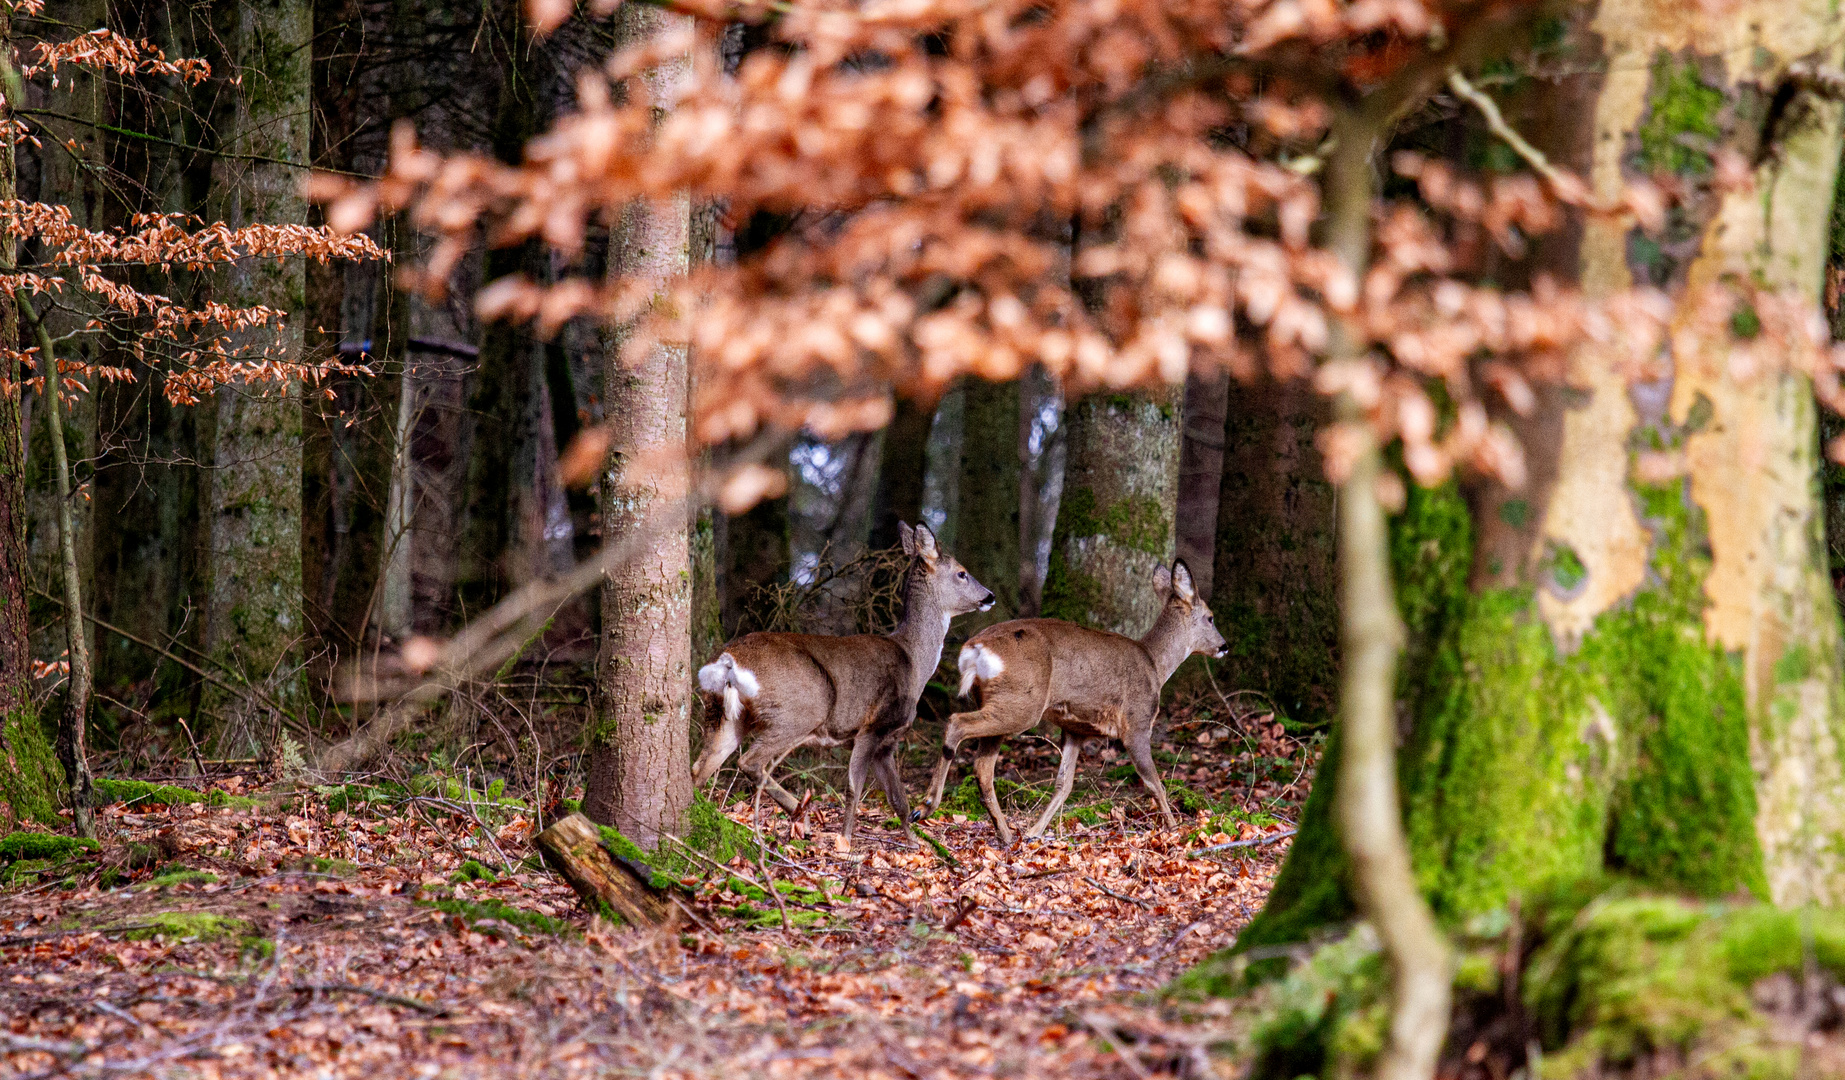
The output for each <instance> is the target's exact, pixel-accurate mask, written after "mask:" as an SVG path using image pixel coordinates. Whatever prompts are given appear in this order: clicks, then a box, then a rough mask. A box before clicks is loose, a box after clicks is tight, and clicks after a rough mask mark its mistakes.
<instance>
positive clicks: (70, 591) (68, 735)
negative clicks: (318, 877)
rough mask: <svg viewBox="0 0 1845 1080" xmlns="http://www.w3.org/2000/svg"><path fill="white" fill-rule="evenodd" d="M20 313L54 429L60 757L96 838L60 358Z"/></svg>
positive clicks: (84, 832)
mask: <svg viewBox="0 0 1845 1080" xmlns="http://www.w3.org/2000/svg"><path fill="white" fill-rule="evenodd" d="M19 314H20V317H21V318H23V319H24V320H25V321H26V322H28V323H30V324H31V326H32V333H33V336H34V337H35V338H36V339H37V340H38V350H39V363H40V364H41V365H42V367H41V370H42V371H43V372H44V373H45V393H44V397H45V406H46V407H45V420H46V422H47V423H48V424H49V425H50V426H51V463H52V472H53V473H55V474H56V476H57V487H58V515H57V518H58V559H59V564H60V565H61V566H62V568H63V578H64V626H65V632H66V639H67V640H68V641H69V643H70V646H69V647H70V685H69V687H68V689H67V692H66V694H65V698H64V717H63V719H62V720H61V721H60V722H59V724H58V757H59V758H60V759H61V760H62V761H63V763H64V775H65V776H66V777H67V778H68V780H69V782H70V805H71V819H72V823H73V824H74V825H75V826H76V828H77V835H79V836H82V837H84V838H86V839H90V840H94V839H96V815H95V810H94V809H93V807H94V805H95V796H94V793H93V791H92V788H93V787H94V785H93V784H92V782H91V777H90V762H89V750H88V746H87V743H88V735H87V731H86V728H87V718H88V716H89V714H90V648H89V642H88V639H87V638H86V637H85V635H84V632H83V610H84V609H83V577H82V574H81V572H80V571H79V570H78V564H77V529H76V525H75V523H74V521H73V519H72V514H71V487H70V456H69V454H67V453H66V452H65V448H64V418H63V413H64V408H63V404H62V402H61V401H60V400H59V391H60V385H59V384H60V381H61V380H60V378H59V375H58V358H57V352H56V346H55V345H54V344H53V343H52V340H51V334H50V333H48V332H47V331H46V330H45V324H44V322H43V321H41V320H40V319H39V317H38V312H37V310H36V309H34V308H33V306H32V305H31V304H30V303H29V302H27V301H25V300H23V299H22V300H21V301H20V302H19Z"/></svg>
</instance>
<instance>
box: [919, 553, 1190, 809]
mask: <svg viewBox="0 0 1845 1080" xmlns="http://www.w3.org/2000/svg"><path fill="white" fill-rule="evenodd" d="M1153 588H1154V589H1155V590H1156V591H1157V592H1158V593H1159V594H1160V596H1161V597H1162V598H1163V600H1164V605H1163V606H1162V607H1161V608H1160V613H1159V617H1158V618H1156V619H1155V620H1154V621H1153V628H1152V629H1151V630H1148V631H1147V633H1146V635H1145V636H1143V637H1142V638H1141V639H1140V640H1139V641H1135V640H1134V639H1133V638H1131V637H1127V636H1125V635H1122V634H1113V633H1109V632H1108V631H1106V630H1092V629H1090V628H1088V627H1086V626H1077V625H1076V624H1075V623H1067V622H1064V621H1062V620H1060V619H1015V620H1013V621H1011V622H1003V623H999V624H997V625H995V626H989V627H987V628H986V629H985V630H982V631H981V632H980V633H978V634H976V635H974V637H973V639H972V640H970V641H969V642H968V643H967V644H966V645H965V646H963V647H962V649H961V654H960V657H959V658H958V662H959V664H960V668H961V689H960V696H962V697H967V696H968V695H969V694H970V693H973V692H978V695H979V696H978V698H977V699H976V700H977V702H978V704H979V706H980V707H979V708H978V709H976V710H975V711H973V712H964V713H956V714H954V715H953V716H951V717H949V718H948V729H947V730H946V731H945V732H944V733H943V736H942V757H941V760H940V761H938V762H936V765H935V775H934V776H933V777H931V778H930V782H929V794H928V795H927V797H926V798H925V799H924V800H923V803H922V805H921V806H919V807H917V810H916V820H918V821H921V820H922V819H923V818H926V817H928V816H929V815H930V814H932V813H934V812H935V809H936V807H938V806H940V805H941V804H942V789H943V788H944V787H945V786H946V785H947V783H948V771H949V768H950V767H951V766H952V765H953V764H954V758H955V752H956V751H957V750H959V749H960V747H961V744H962V743H963V742H966V741H967V740H970V739H971V740H973V741H974V776H975V777H976V778H977V779H978V780H979V781H980V798H981V801H982V802H984V803H985V804H986V807H987V812H988V813H989V814H992V815H993V825H994V827H995V828H996V829H998V830H999V841H1000V843H1001V844H1007V845H1009V844H1011V843H1012V829H1011V827H1010V826H1009V825H1008V824H1007V823H1006V812H1005V810H1003V809H1002V808H1001V807H1000V805H999V795H998V793H997V792H995V791H994V790H993V770H994V768H995V766H996V765H997V764H998V762H999V746H1000V743H1001V741H1002V740H1004V739H1005V738H1006V737H1007V736H1010V735H1018V734H1020V733H1022V732H1025V731H1029V730H1031V729H1032V728H1034V727H1036V726H1037V725H1038V722H1039V721H1040V720H1049V721H1050V722H1051V723H1053V724H1056V725H1057V726H1058V727H1059V728H1062V729H1063V761H1062V763H1061V764H1060V765H1059V766H1058V769H1057V791H1056V793H1055V794H1053V795H1052V796H1051V802H1050V805H1049V806H1046V807H1045V808H1044V813H1042V814H1041V815H1039V817H1038V821H1037V824H1035V825H1033V826H1032V827H1031V828H1030V830H1028V831H1027V832H1026V833H1025V836H1026V837H1027V838H1028V839H1036V838H1037V837H1040V836H1043V835H1044V830H1045V829H1046V828H1047V827H1048V826H1049V825H1050V823H1051V822H1052V821H1053V820H1055V819H1056V817H1057V811H1059V810H1061V809H1063V803H1064V800H1065V799H1067V798H1069V797H1070V787H1071V785H1073V784H1074V783H1075V782H1076V759H1077V758H1078V757H1079V756H1080V755H1081V754H1082V748H1083V743H1084V742H1085V741H1087V740H1089V739H1119V740H1120V741H1121V742H1122V744H1123V745H1125V746H1126V747H1127V752H1128V758H1129V760H1131V761H1133V763H1134V771H1135V772H1136V773H1139V774H1140V782H1141V783H1142V784H1144V785H1146V788H1147V790H1148V791H1150V792H1152V793H1153V798H1154V801H1156V802H1158V803H1159V807H1160V814H1161V816H1162V817H1164V818H1165V819H1166V827H1167V828H1172V827H1174V826H1176V825H1177V824H1178V822H1177V821H1176V820H1175V819H1174V818H1173V816H1172V808H1171V807H1170V806H1169V805H1167V802H1166V788H1165V785H1163V784H1162V783H1161V782H1160V776H1159V772H1158V770H1156V769H1155V768H1154V767H1153V721H1154V718H1155V717H1156V716H1158V714H1159V708H1160V689H1161V688H1162V687H1164V686H1165V685H1166V680H1167V679H1169V678H1171V677H1172V673H1173V672H1174V671H1176V670H1178V667H1179V664H1181V663H1182V662H1184V660H1185V658H1186V657H1187V656H1190V655H1191V654H1193V653H1202V654H1204V655H1206V656H1222V655H1223V654H1224V651H1225V645H1224V637H1223V635H1222V634H1220V633H1218V632H1217V627H1216V625H1215V624H1214V622H1213V620H1212V617H1211V609H1210V608H1209V607H1208V606H1206V604H1205V602H1204V601H1203V600H1201V599H1199V597H1198V593H1197V591H1196V590H1195V589H1194V588H1193V587H1192V574H1191V571H1190V570H1188V569H1186V567H1185V563H1183V562H1177V563H1174V564H1173V567H1172V569H1171V570H1170V571H1169V570H1167V569H1166V567H1164V566H1161V567H1160V568H1159V569H1158V570H1156V571H1155V572H1154V575H1153Z"/></svg>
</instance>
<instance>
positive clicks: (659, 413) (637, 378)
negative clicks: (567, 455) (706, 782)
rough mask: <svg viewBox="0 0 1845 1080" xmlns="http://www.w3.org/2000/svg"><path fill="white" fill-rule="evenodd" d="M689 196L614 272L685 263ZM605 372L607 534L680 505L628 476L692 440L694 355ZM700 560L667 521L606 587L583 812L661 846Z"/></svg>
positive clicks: (682, 729) (683, 799) (687, 686)
mask: <svg viewBox="0 0 1845 1080" xmlns="http://www.w3.org/2000/svg"><path fill="white" fill-rule="evenodd" d="M617 20H618V27H619V31H618V32H619V36H620V38H621V39H622V40H623V41H624V42H630V43H632V42H639V41H642V40H644V39H646V38H649V37H653V36H655V35H658V34H663V33H669V32H672V31H674V30H676V29H678V28H679V27H680V26H682V25H685V24H687V23H689V22H690V19H689V18H688V17H686V16H680V15H670V14H667V13H666V12H664V11H662V10H659V9H655V8H643V7H639V6H637V5H626V6H624V7H623V8H622V9H621V11H620V13H619V14H618V15H617ZM687 63H689V58H685V57H680V58H676V59H673V60H669V61H667V62H665V63H664V64H662V65H661V66H660V67H658V68H656V69H654V70H653V71H652V72H650V73H649V74H648V75H647V76H646V78H647V79H648V80H649V82H650V83H651V86H650V90H651V91H652V93H653V96H654V99H655V100H670V99H671V93H670V90H671V86H672V83H673V81H675V80H677V79H679V78H680V77H682V75H683V71H684V67H685V65H686V64H687ZM691 232H692V210H691V202H690V200H689V199H687V198H684V197H681V198H677V199H674V200H672V201H671V202H668V203H660V204H653V205H637V206H633V207H630V208H629V209H628V211H627V213H626V214H625V215H624V219H623V221H622V223H621V225H620V227H619V229H618V235H617V236H616V237H615V238H614V240H613V241H612V242H611V244H610V258H609V268H610V271H611V273H615V274H620V275H622V276H624V277H628V278H638V279H641V280H647V281H652V282H656V283H658V285H659V286H660V287H664V286H665V284H666V283H667V282H668V281H669V280H671V279H672V278H674V277H675V276H678V275H682V274H684V273H685V272H686V270H687V269H688V266H689V261H690V246H691V239H692V237H691ZM604 371H605V374H604V393H605V399H606V401H607V403H608V412H607V415H608V419H609V424H610V427H611V429H612V430H613V432H614V436H615V445H616V446H617V447H620V448H622V452H618V453H617V455H616V459H615V460H614V461H613V462H612V464H611V466H610V469H609V473H608V475H607V476H605V478H604V481H603V493H604V495H603V498H604V502H603V511H602V513H603V518H602V521H603V525H602V532H603V540H604V542H605V543H610V542H614V540H615V539H616V538H617V537H619V536H621V535H622V534H623V533H625V532H629V531H631V530H633V529H636V528H641V527H645V524H644V523H646V522H647V521H648V519H649V518H650V517H651V516H653V515H654V514H668V515H675V514H677V512H678V511H677V509H676V507H674V506H673V505H672V502H671V500H672V499H673V496H672V495H670V494H663V493H662V492H660V491H659V490H658V489H657V488H656V487H655V486H653V483H652V482H651V481H649V480H647V479H643V478H640V477H635V476H629V475H626V474H627V471H628V468H629V466H630V465H631V464H632V463H633V462H634V461H635V460H636V458H635V457H633V456H628V455H645V454H648V453H650V452H653V453H657V452H666V451H672V450H678V451H681V452H683V450H684V447H685V440H686V390H687V386H686V379H687V365H686V354H685V351H684V350H683V349H680V348H675V347H670V346H662V347H656V348H654V349H653V350H651V351H650V352H649V353H648V354H647V356H646V358H645V359H644V360H642V362H641V363H640V364H639V365H638V366H636V367H634V368H629V367H626V366H624V365H623V364H622V363H621V362H620V359H619V350H618V349H610V350H609V354H608V360H607V362H606V366H605V369H604ZM691 571H692V566H691V553H690V550H689V544H688V540H687V531H686V529H684V528H672V529H668V530H667V531H666V532H665V533H664V534H663V535H661V537H660V539H659V540H658V542H657V543H655V544H654V545H653V546H652V548H651V549H650V550H649V552H648V553H647V557H645V558H637V559H633V560H631V561H629V562H628V563H626V564H625V565H623V566H621V567H618V568H616V569H615V570H613V571H611V572H610V573H609V575H608V578H607V580H606V582H605V584H604V585H603V589H602V650H601V656H600V658H599V661H598V664H597V684H598V687H597V689H598V706H597V709H598V714H599V715H598V716H597V718H596V728H595V730H594V732H593V734H592V738H591V742H590V760H589V777H588V785H587V791H586V792H585V795H584V799H583V809H584V812H585V813H586V814H588V815H589V816H590V817H591V818H593V819H595V820H596V821H599V822H602V823H604V824H608V825H613V826H614V827H615V828H616V829H618V830H620V831H621V832H622V833H624V834H626V835H627V836H628V837H629V838H630V839H632V840H633V841H634V842H635V843H636V844H639V845H640V846H641V847H643V848H646V849H648V850H652V849H653V848H654V847H655V846H656V845H657V844H658V843H659V838H660V836H661V834H662V833H673V834H677V833H678V832H679V831H680V830H681V828H682V826H683V822H684V819H685V814H686V811H687V810H688V809H690V807H691V805H692V732H691V705H692V693H691V691H692V683H691V677H692V655H691V631H692V626H691V623H692V580H691V579H692V573H691Z"/></svg>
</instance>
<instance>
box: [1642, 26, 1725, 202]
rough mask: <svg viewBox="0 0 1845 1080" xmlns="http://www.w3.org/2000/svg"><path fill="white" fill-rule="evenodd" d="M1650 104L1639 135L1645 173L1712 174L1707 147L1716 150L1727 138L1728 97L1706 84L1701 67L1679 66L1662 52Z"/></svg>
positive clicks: (1657, 63) (1691, 64)
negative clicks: (1722, 118) (1725, 111)
mask: <svg viewBox="0 0 1845 1080" xmlns="http://www.w3.org/2000/svg"><path fill="white" fill-rule="evenodd" d="M1647 104H1648V112H1647V118H1646V121H1645V122H1644V123H1642V124H1641V125H1640V131H1639V136H1640V166H1641V170H1642V171H1643V172H1647V173H1654V172H1669V173H1672V174H1673V175H1675V176H1703V175H1706V174H1707V173H1709V172H1710V169H1711V155H1710V151H1709V149H1706V148H1705V147H1706V146H1710V147H1714V145H1715V143H1716V141H1717V140H1718V139H1720V138H1722V136H1723V128H1722V126H1721V124H1720V123H1719V119H1720V114H1721V113H1722V111H1723V106H1724V95H1723V91H1722V90H1721V89H1719V88H1717V87H1714V86H1711V85H1709V84H1707V83H1706V82H1705V81H1704V77H1703V75H1702V74H1701V73H1700V72H1699V70H1698V65H1697V64H1696V63H1693V62H1690V61H1687V62H1684V63H1679V62H1678V61H1676V60H1675V59H1673V57H1672V56H1671V55H1670V54H1668V53H1666V52H1663V51H1662V52H1660V53H1659V55H1658V56H1657V57H1656V58H1655V59H1654V61H1653V89H1652V94H1651V97H1650V98H1649V100H1648V102H1647Z"/></svg>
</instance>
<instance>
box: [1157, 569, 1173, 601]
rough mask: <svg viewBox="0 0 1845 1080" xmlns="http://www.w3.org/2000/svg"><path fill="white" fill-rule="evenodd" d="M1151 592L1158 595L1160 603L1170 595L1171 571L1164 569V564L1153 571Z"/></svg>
mask: <svg viewBox="0 0 1845 1080" xmlns="http://www.w3.org/2000/svg"><path fill="white" fill-rule="evenodd" d="M1153 591H1154V592H1155V593H1158V594H1159V598H1160V600H1161V602H1164V601H1165V599H1166V597H1168V596H1170V595H1172V571H1170V570H1168V569H1166V564H1165V563H1161V564H1160V565H1159V568H1158V569H1156V570H1154V571H1153Z"/></svg>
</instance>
